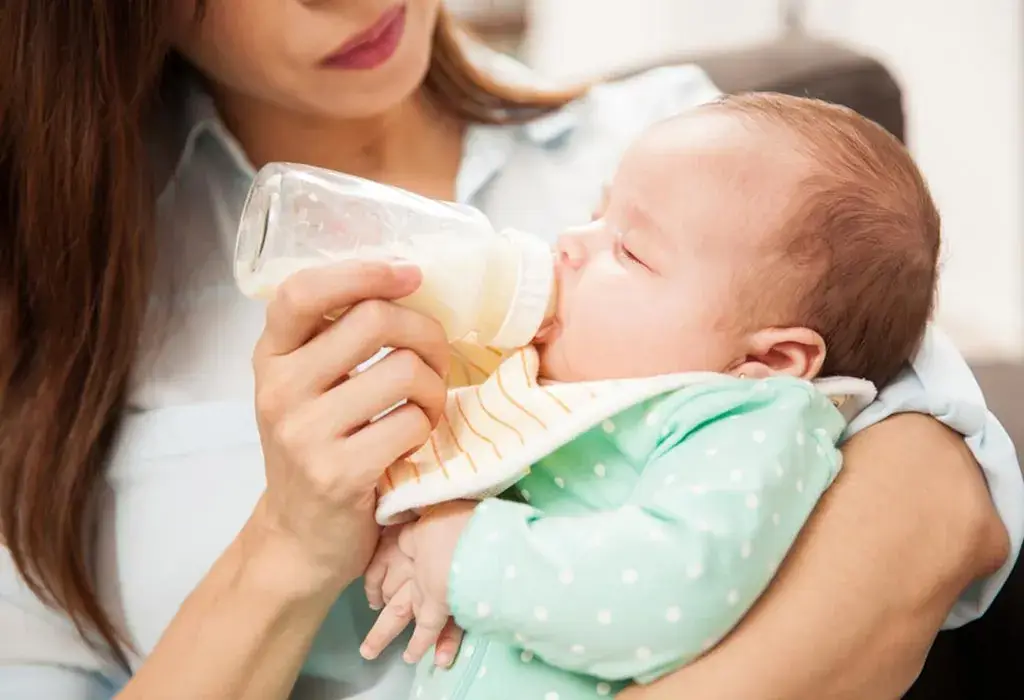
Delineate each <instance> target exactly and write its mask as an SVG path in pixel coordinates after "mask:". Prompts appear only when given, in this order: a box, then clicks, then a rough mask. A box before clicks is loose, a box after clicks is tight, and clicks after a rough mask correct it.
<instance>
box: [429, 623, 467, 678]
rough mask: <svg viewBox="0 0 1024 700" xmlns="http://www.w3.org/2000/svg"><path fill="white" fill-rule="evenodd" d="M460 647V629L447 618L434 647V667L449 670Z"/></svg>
mask: <svg viewBox="0 0 1024 700" xmlns="http://www.w3.org/2000/svg"><path fill="white" fill-rule="evenodd" d="M460 646H462V628H461V627H459V626H458V625H456V624H455V620H454V619H453V618H451V617H449V618H448V622H447V623H446V624H445V626H444V629H443V630H441V635H440V636H439V637H438V638H437V643H436V644H435V645H434V665H435V666H437V667H438V668H451V665H452V662H453V661H455V655H456V654H458V653H459V647H460Z"/></svg>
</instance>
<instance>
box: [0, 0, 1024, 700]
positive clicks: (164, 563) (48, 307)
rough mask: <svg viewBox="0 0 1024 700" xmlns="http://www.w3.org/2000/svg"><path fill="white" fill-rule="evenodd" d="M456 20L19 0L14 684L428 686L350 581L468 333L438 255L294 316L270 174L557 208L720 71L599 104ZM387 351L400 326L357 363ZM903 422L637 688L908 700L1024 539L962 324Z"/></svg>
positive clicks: (364, 271)
mask: <svg viewBox="0 0 1024 700" xmlns="http://www.w3.org/2000/svg"><path fill="white" fill-rule="evenodd" d="M455 37H456V35H455V33H454V29H453V26H452V24H451V22H450V20H449V19H448V18H447V17H446V16H445V15H444V13H443V11H441V10H440V8H439V0H406V1H405V2H397V1H396V0H363V1H360V2H354V1H351V0H350V1H346V2H340V1H328V0H219V1H218V2H211V3H207V4H206V6H205V7H199V6H197V4H196V0H164V1H163V2H160V1H159V0H135V1H133V2H125V0H105V1H104V0H94V1H93V2H86V1H85V0H77V1H76V2H73V3H70V8H66V7H61V8H60V9H58V8H57V5H56V3H50V2H40V0H10V1H9V2H8V3H7V4H6V6H5V8H4V13H3V15H2V16H0V46H2V47H3V49H2V50H3V52H4V53H3V55H2V61H0V65H2V66H3V69H4V71H5V72H4V82H3V89H2V90H0V100H2V101H0V177H2V179H3V182H4V185H5V186H4V188H3V189H2V192H3V195H2V196H3V197H4V200H3V206H2V207H0V211H2V212H3V217H4V218H3V233H2V236H0V241H2V243H0V285H2V286H0V304H2V306H0V309H2V311H3V313H2V314H0V319H2V320H3V324H4V328H3V332H2V333H0V348H2V353H0V358H2V364H0V532H2V536H3V540H4V542H5V543H6V547H7V551H8V552H9V555H10V556H9V558H5V559H3V560H0V622H2V623H3V626H4V630H5V631H6V630H7V629H13V630H14V631H15V633H14V634H13V635H10V634H4V635H0V638H2V641H0V697H2V698H7V697H11V698H15V697H16V698H25V697H40V698H42V697H46V698H51V697H52V698H56V697H60V698H67V699H68V700H80V699H84V698H97V697H109V696H111V695H114V694H116V695H117V697H118V698H122V699H124V700H130V699H132V698H146V699H147V700H149V699H151V698H157V697H173V698H183V697H184V698H260V699H264V698H265V699H272V698H273V699H277V698H284V697H288V696H289V693H290V692H292V688H293V685H294V686H295V692H294V696H295V697H321V696H329V697H334V698H339V697H353V698H354V697H359V698H400V697H404V696H405V694H406V693H407V692H408V688H409V683H410V673H409V671H408V669H406V668H405V667H404V666H403V665H402V664H401V662H400V660H399V659H398V658H397V656H396V655H394V654H392V655H390V656H388V657H386V658H384V659H382V660H380V661H378V662H377V663H374V664H368V663H362V662H361V661H359V657H358V644H359V641H360V640H361V638H362V634H363V633H364V632H365V630H366V629H368V626H369V623H370V621H371V617H370V616H371V614H370V612H369V611H368V610H367V609H366V607H365V606H366V602H365V598H363V597H362V593H361V590H360V589H361V586H359V585H351V584H352V583H353V581H354V580H355V579H356V578H358V577H359V576H360V575H361V573H362V571H363V568H364V567H365V565H366V563H367V560H368V558H369V556H370V554H371V552H372V550H373V548H374V545H375V542H376V538H377V528H376V527H375V526H374V523H373V520H372V507H373V501H374V491H373V485H374V483H375V481H376V478H377V476H378V475H379V474H380V473H381V471H382V470H383V469H384V468H385V467H386V466H387V465H388V464H389V463H391V462H392V461H393V460H394V459H396V458H397V457H398V456H400V455H401V454H403V453H405V452H406V451H408V450H410V449H411V448H413V447H415V446H417V445H418V444H421V443H422V441H423V440H424V438H425V436H426V434H427V431H428V430H429V427H430V425H431V422H432V421H433V420H434V419H435V418H436V416H437V415H438V412H439V410H440V407H441V404H442V402H443V396H444V390H443V380H442V376H443V375H444V373H445V370H446V357H447V354H446V347H445V342H444V338H443V336H442V334H441V332H440V330H439V328H438V326H437V324H435V323H434V322H432V321H430V320H428V319H426V318H423V317H421V316H418V315H416V314H414V313H412V312H410V311H406V310H403V309H401V308H399V307H397V306H394V305H392V304H389V303H388V302H387V301H386V300H388V299H394V298H397V297H400V296H402V295H404V294H407V293H409V292H410V291H411V290H412V289H414V288H415V287H416V285H417V284H418V272H417V271H416V270H408V269H400V268H395V269H392V268H388V267H381V266H378V265H371V264H363V265H346V266H344V269H329V270H321V271H318V272H311V273H306V274H300V275H297V276H296V277H294V278H292V279H291V280H289V282H288V283H286V285H285V286H284V288H283V289H282V290H281V292H280V293H279V294H278V296H277V298H276V299H275V300H274V301H273V302H272V303H271V304H270V305H269V307H268V308H267V309H266V310H265V311H264V309H263V308H262V307H260V306H258V305H257V304H255V303H252V302H249V301H247V300H245V299H243V298H241V296H240V295H239V294H238V293H237V292H236V291H235V289H234V286H233V283H232V279H231V267H230V264H231V247H232V240H233V236H234V222H235V221H236V220H237V217H238V213H239V210H240V207H241V203H242V199H243V197H244V195H245V192H246V189H247V187H248V184H249V182H250V181H251V178H252V175H253V167H254V166H258V165H259V164H262V163H265V162H268V161H276V160H290V161H298V162H306V163H313V164H317V165H321V166H325V167H329V168H334V169H337V170H341V171H345V172H350V173H354V174H357V175H361V176H364V177H369V178H373V179H377V180H380V181H383V182H388V183H391V184H394V185H399V186H402V187H405V188H408V189H411V190H415V191H418V192H421V193H423V194H426V195H430V196H433V197H440V198H445V199H457V200H459V201H464V202H470V203H472V204H475V205H476V206H479V207H481V208H483V209H484V210H485V211H486V212H487V213H488V214H489V215H490V216H491V217H492V218H493V219H494V220H495V222H496V223H497V224H498V225H500V226H505V225H513V226H518V227H521V228H525V229H531V230H535V231H539V232H544V233H551V234H553V233H554V232H556V231H557V230H559V228H560V227H561V226H563V225H564V224H567V223H570V222H576V221H578V220H579V219H580V218H581V217H582V216H585V215H586V214H587V212H588V211H589V208H590V207H591V206H592V205H593V204H594V203H595V202H596V200H597V199H598V194H599V190H600V183H601V181H602V179H603V178H604V177H605V176H606V175H607V174H608V173H609V172H610V171H611V168H612V166H613V165H614V163H615V160H616V158H617V156H618V154H619V153H620V151H621V150H622V148H623V147H624V146H625V144H626V143H627V142H628V141H629V140H630V139H631V138H632V137H633V136H634V135H636V134H637V133H638V132H639V131H641V130H642V129H643V128H644V127H646V126H647V125H648V124H650V123H651V122H652V121H654V120H656V119H658V118H661V117H662V116H665V115H667V114H670V113H672V112H675V111H678V110H680V109H684V108H686V107H689V106H692V105H694V104H697V103H699V102H701V101H704V100H706V99H709V98H710V97H712V96H713V95H714V94H715V91H714V89H713V87H712V86H711V85H709V84H708V83H707V81H706V79H705V78H704V77H703V75H702V74H701V73H700V72H699V71H698V70H696V69H693V68H679V69H666V70H663V71H658V72H655V73H651V74H648V75H646V76H643V77H641V78H638V79H636V80H633V81H629V82H626V83H622V84H619V85H609V86H602V87H598V88H595V89H594V90H592V91H591V92H590V93H589V94H587V95H586V96H584V97H582V98H581V99H580V100H578V101H574V102H572V103H571V104H570V100H571V98H572V97H573V96H571V95H558V94H552V93H549V92H544V91H543V90H541V89H539V88H537V87H536V86H535V85H533V84H532V82H531V81H533V79H532V78H531V76H529V75H528V74H522V73H516V75H514V76H513V75H511V74H507V73H504V69H502V68H501V66H500V65H492V66H491V67H490V68H489V70H491V71H492V74H491V75H488V74H487V73H485V72H483V71H481V70H478V69H476V68H474V67H473V66H472V64H471V63H470V61H469V60H468V58H467V57H466V56H465V55H464V53H463V48H461V47H460V44H459V42H458V41H457V40H456V38H455ZM172 48H173V49H174V50H175V56H176V57H175V58H171V59H169V60H167V55H168V51H170V50H171V49H172ZM177 56H181V57H184V59H185V61H187V63H188V64H190V65H191V66H193V67H194V68H195V69H198V71H197V72H198V74H199V75H201V76H202V78H201V79H200V78H189V77H188V74H189V73H190V72H191V69H183V66H184V65H185V63H184V62H183V61H181V60H179V59H178V58H177ZM481 60H484V59H483V58H481ZM488 60H489V59H488ZM499 63H500V62H499ZM498 74H501V75H500V76H498V77H495V76H496V75H498ZM513 84H517V85H518V86H517V87H513ZM200 86H201V87H200ZM517 122H518V123H521V126H515V125H514V124H515V123H517ZM144 127H145V129H146V130H145V131H144ZM144 137H146V138H144ZM147 146H148V147H147ZM157 193H159V197H158V198H157V200H156V202H157V204H156V207H155V210H154V206H153V201H154V199H153V198H154V196H155V195H156V194H157ZM154 219H155V220H156V225H155V226H154V224H153V221H154ZM350 306H351V307H353V308H352V310H351V312H350V313H348V314H346V315H345V317H344V318H343V319H342V320H340V321H338V322H337V323H334V324H331V325H328V324H324V323H323V322H322V320H321V319H322V318H323V317H324V314H325V313H327V312H328V311H332V310H335V309H338V308H341V307H350ZM264 318H265V325H264ZM382 346H387V347H395V348H398V349H399V350H398V351H397V352H395V353H394V354H392V355H390V356H389V358H388V359H386V360H384V361H382V362H380V363H378V364H377V365H375V366H373V367H372V368H371V369H369V370H368V371H366V372H363V373H360V374H358V375H356V376H354V377H351V376H350V371H351V370H352V369H353V368H354V367H355V366H356V365H358V364H360V363H361V362H362V361H363V360H365V359H367V358H369V357H370V356H372V355H374V354H375V353H376V351H377V350H378V349H379V348H380V347H382ZM253 348H255V350H253ZM250 358H252V360H253V361H252V364H250V362H249V361H250ZM253 369H254V370H255V371H254V374H255V385H253V380H252V378H253V372H252V370H253ZM253 396H255V403H256V420H255V421H253V420H252V418H251V414H252V408H251V406H252V401H253ZM402 399H408V403H407V404H406V405H405V407H403V408H402V409H400V410H398V411H395V412H393V413H391V414H389V416H388V417H386V418H384V419H382V420H378V421H372V420H371V418H372V417H373V416H375V415H378V414H379V413H380V411H381V410H383V409H384V408H386V407H388V406H392V405H394V404H395V403H397V402H398V401H400V400H402ZM905 411H919V412H922V413H930V414H932V415H935V416H937V417H939V418H940V419H941V420H942V421H944V422H946V423H947V424H948V425H950V426H952V427H953V428H955V429H957V430H959V431H960V432H961V433H963V434H964V435H966V436H967V445H969V446H970V448H971V449H970V450H968V448H967V446H965V442H964V440H962V439H960V438H959V437H957V436H955V435H954V434H953V433H952V432H951V431H949V430H948V429H947V428H945V427H943V426H942V424H941V423H940V422H938V421H935V420H932V419H931V418H926V417H924V416H900V417H895V418H891V419H888V420H885V422H884V423H879V421H881V420H882V419H883V418H887V417H888V416H890V415H891V414H893V413H896V412H905ZM876 423H879V424H878V425H876V426H875V427H871V428H870V429H864V430H862V431H860V432H858V433H857V435H856V436H855V437H854V438H853V439H852V440H850V441H849V443H848V446H847V448H846V449H845V450H844V452H845V454H846V458H847V466H846V468H845V470H844V473H843V476H842V478H841V479H840V480H839V482H838V483H837V484H836V486H835V487H834V489H833V490H832V491H831V492H830V494H829V496H828V498H827V499H826V500H825V502H824V503H823V504H822V507H821V509H820V512H819V513H818V514H817V515H816V517H815V518H814V519H813V521H812V523H811V525H810V526H809V528H808V532H807V533H806V536H805V537H804V538H803V540H802V541H801V543H800V544H799V545H798V547H797V548H796V550H795V551H794V553H793V555H792V556H791V557H790V561H789V562H787V564H786V566H785V568H784V571H783V573H782V574H781V575H780V577H779V579H778V581H777V582H776V583H775V584H774V585H773V587H772V590H771V591H770V592H769V594H768V595H767V596H766V597H765V598H764V600H763V601H762V603H761V604H760V605H759V606H758V607H757V609H755V611H754V612H752V613H751V615H750V616H748V619H747V620H746V621H745V622H744V624H743V625H742V626H741V627H740V628H739V629H738V630H737V631H736V633H735V634H734V635H733V636H732V637H731V638H730V639H729V640H727V641H726V642H725V643H724V644H722V645H721V646H720V647H719V648H717V649H716V650H715V651H714V652H713V653H711V654H710V655H708V657H706V658H705V659H704V660H702V661H700V662H698V663H696V664H694V665H692V666H691V667H689V668H687V669H684V670H683V671H681V672H679V673H677V674H676V675H674V676H671V677H669V678H667V679H665V680H664V681H663V682H662V683H660V684H658V685H656V686H652V687H650V688H636V689H633V690H631V691H629V692H627V693H626V695H627V696H629V697H633V698H640V699H643V698H659V697H665V698H669V697H680V696H684V695H685V696H687V697H690V696H692V697H700V698H712V697H722V698H726V697H728V698H740V697H742V698H749V697H786V698H812V697H813V698H847V697H851V698H852V697H896V696H897V695H899V694H900V693H901V692H902V690H903V689H904V688H905V687H906V686H907V685H908V684H909V682H910V681H911V680H912V678H913V677H914V675H915V674H916V672H917V670H918V669H919V667H920V664H921V662H922V660H923V657H924V654H925V653H926V650H927V648H928V645H929V644H930V641H931V639H932V637H933V636H934V634H935V632H936V631H937V630H938V628H939V626H940V625H941V624H942V621H943V619H944V618H946V617H947V614H948V613H949V612H950V609H951V608H952V609H953V613H952V614H951V615H950V616H949V620H950V622H951V623H952V624H957V623H962V622H964V621H965V620H968V619H970V618H971V617H973V616H976V615H978V614H980V612H981V611H982V610H983V609H984V607H985V606H987V604H988V602H989V601H990V600H991V597H992V596H993V595H994V592H995V591H996V590H998V587H999V585H1001V582H1002V580H1003V579H1004V577H1005V573H1006V571H1008V567H1009V566H1010V565H1012V560H1013V558H1014V557H1013V556H1008V552H1010V551H1011V549H1012V551H1013V552H1015V551H1016V547H1017V545H1018V544H1019V541H1020V535H1021V533H1020V523H1019V522H1018V520H1019V513H1020V511H1021V507H1022V505H1024V492H1022V485H1021V483H1020V476H1019V472H1018V471H1017V465H1016V462H1015V459H1014V457H1013V453H1012V448H1011V447H1010V445H1009V442H1008V440H1007V438H1006V436H1005V434H1004V433H1003V432H1002V431H1001V429H1000V428H999V427H998V424H996V423H995V422H994V420H993V419H991V417H990V416H988V415H987V413H986V412H985V411H984V409H983V404H982V401H981V397H980V395H979V394H978V392H977V388H976V386H975V385H974V383H973V381H972V380H971V378H970V375H969V373H968V372H967V370H966V368H965V366H964V365H963V362H962V360H961V359H960V358H959V356H958V355H957V354H956V352H955V350H953V349H952V348H951V347H949V346H948V345H946V344H945V341H943V340H942V339H941V337H939V336H937V335H935V334H932V335H930V336H929V339H928V341H927V343H926V345H925V347H924V348H923V350H922V353H921V356H920V358H919V361H918V362H917V363H915V367H914V368H913V369H909V368H908V372H907V373H906V375H905V376H904V377H903V378H901V380H900V381H898V382H897V383H896V384H894V385H893V386H892V387H889V388H888V389H887V390H886V392H884V393H883V396H882V400H881V401H880V402H879V403H877V404H876V405H875V406H873V407H872V409H870V410H869V411H868V413H866V414H865V415H864V416H863V417H862V418H861V419H860V421H859V424H858V425H857V426H855V427H857V428H867V426H868V425H874V424H876ZM972 453H973V454H972ZM261 464H262V465H263V470H262V471H261V468H260V465H261ZM979 464H980V466H981V468H982V470H983V471H984V474H985V476H987V477H988V480H989V484H990V486H991V488H992V494H993V497H994V500H995V504H996V506H997V508H998V510H999V512H1000V513H1001V514H1002V515H1003V518H1004V519H1005V520H1006V523H1007V528H1004V527H1003V524H1002V523H1001V522H1000V519H999V517H997V514H996V509H994V508H993V507H992V500H990V498H989V494H988V491H986V489H985V480H984V479H983V478H982V475H981V473H979V471H978V466H979ZM1007 529H1009V531H1010V534H1011V535H1012V537H1011V538H1010V539H1009V540H1008V538H1007V531H1006V530H1007ZM1008 541H1012V543H1013V546H1012V547H1010V546H1009V545H1008ZM1000 567H1002V568H1000ZM997 569H998V570H999V572H998V573H996V574H995V575H994V576H990V578H989V579H988V580H987V581H985V582H982V583H979V584H978V585H977V586H974V587H972V588H971V589H970V590H969V591H968V593H967V594H965V595H964V596H963V597H961V598H960V601H959V603H957V598H958V596H960V593H961V591H962V590H964V589H965V588H966V587H967V586H968V584H970V583H971V582H973V581H975V580H979V579H981V578H982V577H984V576H987V575H990V574H992V573H993V572H996V570H997ZM44 601H45V603H46V604H44ZM954 604H956V607H954ZM325 620H326V622H325ZM321 628H322V629H321ZM318 630H320V632H319V636H317V633H318ZM839 630H841V631H842V634H839V633H837V631H839ZM79 633H80V634H79ZM453 641H454V634H453V635H451V636H449V640H448V643H451V642H453ZM737 668H742V669H744V673H743V674H737V673H736V672H735V669H737ZM129 670H130V673H125V671H129ZM300 673H301V676H300ZM740 675H742V678H738V676H740ZM297 678H298V682H297V684H296V679H297Z"/></svg>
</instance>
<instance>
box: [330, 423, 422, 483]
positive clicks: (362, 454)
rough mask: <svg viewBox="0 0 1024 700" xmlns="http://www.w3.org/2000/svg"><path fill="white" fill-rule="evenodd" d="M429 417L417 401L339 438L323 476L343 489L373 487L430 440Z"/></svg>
mask: <svg viewBox="0 0 1024 700" xmlns="http://www.w3.org/2000/svg"><path fill="white" fill-rule="evenodd" d="M430 430H431V425H430V420H429V419H428V418H427V415H426V413H424V412H423V409H421V408H420V407H419V406H416V405H415V404H405V405H403V406H399V407H398V408H396V409H395V410H393V411H391V412H390V413H388V414H387V415H386V416H384V417H382V418H380V419H378V420H375V421H373V422H372V423H370V424H369V425H367V426H366V427H364V428H361V429H360V430H358V431H357V432H355V433H353V434H352V435H350V436H349V437H347V438H344V439H342V440H340V441H339V442H338V443H337V444H336V445H335V446H334V448H333V450H332V451H331V456H330V458H329V459H326V460H325V461H324V462H323V466H322V467H321V468H322V469H327V470H330V471H331V474H329V475H324V476H323V478H324V479H330V480H331V481H333V482H335V483H336V486H337V488H339V489H341V491H342V492H348V491H352V492H358V491H360V490H363V489H372V488H373V487H374V486H376V484H377V480H378V479H380V477H381V475H382V474H383V473H384V470H385V469H387V468H388V466H390V465H391V464H394V463H395V462H396V461H398V459H400V458H401V457H402V456H404V455H406V454H409V453H410V452H415V451H416V450H418V449H419V448H420V447H422V446H423V445H424V444H425V443H426V442H427V440H429V439H430Z"/></svg>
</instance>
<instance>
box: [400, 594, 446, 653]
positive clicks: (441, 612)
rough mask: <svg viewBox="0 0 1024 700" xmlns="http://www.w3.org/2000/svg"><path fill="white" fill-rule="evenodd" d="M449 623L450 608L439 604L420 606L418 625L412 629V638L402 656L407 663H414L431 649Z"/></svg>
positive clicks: (417, 617)
mask: <svg viewBox="0 0 1024 700" xmlns="http://www.w3.org/2000/svg"><path fill="white" fill-rule="evenodd" d="M447 623H448V610H447V608H445V607H443V606H438V605H423V606H420V609H419V611H418V614H417V615H416V627H415V628H413V631H412V639H410V640H409V646H407V647H406V648H405V654H403V655H402V658H403V659H404V660H405V662H406V663H409V664H414V663H416V662H418V661H419V660H420V659H422V658H423V656H424V655H425V654H426V653H427V652H428V651H430V647H432V646H434V644H435V643H436V642H437V641H438V637H440V636H441V631H442V630H443V629H444V627H445V625H446V624H447Z"/></svg>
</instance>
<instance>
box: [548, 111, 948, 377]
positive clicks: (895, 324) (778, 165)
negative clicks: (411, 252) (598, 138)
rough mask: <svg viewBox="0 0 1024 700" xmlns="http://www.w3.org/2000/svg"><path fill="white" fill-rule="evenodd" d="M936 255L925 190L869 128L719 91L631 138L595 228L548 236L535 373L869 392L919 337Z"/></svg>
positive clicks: (839, 115)
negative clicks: (711, 375)
mask: <svg viewBox="0 0 1024 700" xmlns="http://www.w3.org/2000/svg"><path fill="white" fill-rule="evenodd" d="M938 250H939V215H938V213H937V211H936V209H935V205H934V203H933V202H932V199H931V196H930V195H929V193H928V189H927V186H926V185H925V183H924V180H923V178H922V177H921V174H920V172H919V171H918V169H917V167H916V166H915V165H914V163H913V161H912V160H911V158H910V156H909V154H908V153H907V152H906V150H905V149H904V148H903V146H902V145H901V144H900V143H899V142H898V141H897V140H896V139H895V138H893V137H892V136H891V135H890V134H889V133H888V132H886V131H885V130H884V129H882V128H881V127H880V126H878V125H877V124H875V123H873V122H871V121H868V120H867V119H864V118H863V117H861V116H859V115H857V114H855V113H854V112H852V111H850V110H848V109H846V108H843V107H838V106H835V105H830V104H826V103H824V102H819V101H815V100H809V99H804V98H796V97H788V96H783V95H773V94H753V95H744V96H738V97H727V98H725V99H723V100H721V101H718V102H715V103H712V104H709V105H706V106H704V107H702V108H700V109H697V110H695V111H693V112H690V113H688V114H687V115H685V116H681V117H676V118H673V119H670V120H668V121H666V122H663V123H661V124H659V125H657V126H655V127H653V128H652V129H650V130H649V131H648V132H647V133H645V134H644V135H643V136H641V137H640V138H639V139H638V140H637V141H636V142H635V143H634V144H633V145H632V146H631V147H630V149H629V150H628V152H627V153H626V154H625V156H624V158H623V160H622V163H621V165H620V167H619V169H618V172H617V173H616V175H615V178H614V180H613V182H612V184H611V187H610V189H609V191H608V196H607V198H606V202H605V205H604V206H603V207H602V210H601V213H600V216H599V218H597V219H595V220H594V221H592V222H591V223H590V224H589V225H587V226H583V227H580V228H578V229H574V230H571V231H568V232H566V233H565V234H564V235H563V236H562V238H561V240H560V241H559V246H558V265H557V273H556V274H557V277H558V284H559V302H558V315H557V322H556V323H555V324H554V325H553V326H552V327H551V328H550V329H548V330H547V331H546V332H545V333H543V334H542V336H541V337H540V339H539V340H538V345H539V346H540V350H541V362H542V373H543V374H544V375H545V376H547V377H549V378H552V379H560V380H566V381H572V380H587V379H602V378H618V377H637V376H651V375H656V374H663V373H672V372H684V371H698V370H708V371H716V372H725V373H730V374H734V375H743V376H747V377H765V376H769V375H773V374H789V375H793V376H797V377H803V378H805V379H811V378H814V377H816V376H819V375H848V376H857V377H863V378H867V379H870V380H871V381H873V382H875V383H876V384H877V385H882V384H885V383H886V382H888V381H889V380H891V379H892V378H893V377H894V376H895V375H896V373H897V372H898V371H899V369H900V367H901V366H902V365H903V364H904V363H905V362H906V361H907V360H908V359H909V358H910V356H911V355H912V354H913V353H914V351H915V350H916V348H917V345H918V344H919V342H920V339H921V337H922V335H923V333H924V329H925V325H926V324H927V321H928V318H929V315H930V313H931V310H932V305H933V299H934V290H935V282H936V274H937V272H936V268H937V258H938Z"/></svg>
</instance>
